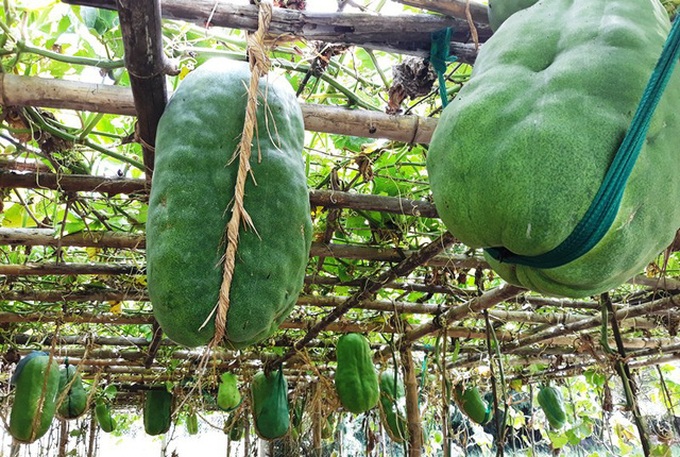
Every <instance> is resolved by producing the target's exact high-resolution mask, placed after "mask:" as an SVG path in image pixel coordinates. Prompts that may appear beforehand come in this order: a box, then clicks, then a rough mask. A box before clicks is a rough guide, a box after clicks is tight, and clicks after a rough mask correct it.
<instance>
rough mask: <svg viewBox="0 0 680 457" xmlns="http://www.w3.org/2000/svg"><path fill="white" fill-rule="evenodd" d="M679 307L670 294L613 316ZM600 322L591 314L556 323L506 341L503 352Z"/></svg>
mask: <svg viewBox="0 0 680 457" xmlns="http://www.w3.org/2000/svg"><path fill="white" fill-rule="evenodd" d="M673 309H674V310H677V309H680V303H678V302H677V299H676V297H675V296H670V297H666V298H662V299H659V300H654V301H652V302H649V303H645V304H642V305H636V306H630V307H627V308H623V309H619V310H618V311H616V313H615V318H616V319H617V320H621V319H626V318H633V317H638V316H644V315H647V314H650V313H654V312H657V311H668V310H673ZM601 324H602V316H593V317H590V318H588V319H583V320H582V321H579V322H574V323H572V324H567V325H556V326H553V327H550V328H548V329H546V330H544V331H542V332H538V333H535V334H533V335H529V336H526V337H524V338H520V339H519V340H518V341H516V342H512V343H507V344H505V345H504V346H503V349H502V350H503V353H504V354H508V353H512V352H513V351H514V350H516V349H519V348H521V347H525V346H528V345H531V344H536V343H540V342H542V341H545V340H548V339H551V338H555V337H557V336H562V335H565V334H568V333H574V332H578V331H581V330H587V329H591V328H594V327H598V326H600V325H601Z"/></svg>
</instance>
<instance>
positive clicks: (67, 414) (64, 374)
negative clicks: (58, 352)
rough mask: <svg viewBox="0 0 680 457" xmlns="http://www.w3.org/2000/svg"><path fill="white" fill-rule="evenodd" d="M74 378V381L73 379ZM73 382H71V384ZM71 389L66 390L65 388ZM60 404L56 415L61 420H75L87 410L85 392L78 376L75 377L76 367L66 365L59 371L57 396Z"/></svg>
mask: <svg viewBox="0 0 680 457" xmlns="http://www.w3.org/2000/svg"><path fill="white" fill-rule="evenodd" d="M74 377H75V380H73V378H74ZM72 380H73V382H71V381H72ZM69 383H71V387H70V388H69V389H68V392H64V391H65V390H66V386H68V385H69ZM57 398H58V399H61V403H60V404H59V406H58V409H57V415H58V416H59V417H61V418H62V419H76V418H78V417H80V416H82V415H83V413H84V412H85V411H86V410H87V392H86V391H85V389H84V388H83V381H82V379H81V378H80V375H76V367H75V366H73V365H66V366H65V367H62V368H61V370H59V395H58V397H57Z"/></svg>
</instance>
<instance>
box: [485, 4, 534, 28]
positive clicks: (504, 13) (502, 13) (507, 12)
mask: <svg viewBox="0 0 680 457" xmlns="http://www.w3.org/2000/svg"><path fill="white" fill-rule="evenodd" d="M537 1H538V0H489V6H488V11H489V26H490V27H491V30H493V31H494V32H495V31H496V30H498V27H500V26H501V24H502V23H503V22H505V20H506V19H507V18H509V17H510V16H512V15H513V14H515V13H516V12H518V11H520V10H523V9H526V8H529V7H530V6H531V5H533V4H535V3H536V2H537Z"/></svg>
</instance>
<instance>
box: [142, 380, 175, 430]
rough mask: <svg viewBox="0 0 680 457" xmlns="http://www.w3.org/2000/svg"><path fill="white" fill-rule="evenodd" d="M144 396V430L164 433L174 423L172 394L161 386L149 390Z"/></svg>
mask: <svg viewBox="0 0 680 457" xmlns="http://www.w3.org/2000/svg"><path fill="white" fill-rule="evenodd" d="M144 397H145V398H144V431H145V432H146V434H147V435H151V436H155V435H162V434H163V433H165V432H167V431H168V430H170V425H171V424H172V394H171V393H170V392H168V391H167V390H166V389H164V388H160V389H151V390H148V391H147V392H146V394H145V396H144Z"/></svg>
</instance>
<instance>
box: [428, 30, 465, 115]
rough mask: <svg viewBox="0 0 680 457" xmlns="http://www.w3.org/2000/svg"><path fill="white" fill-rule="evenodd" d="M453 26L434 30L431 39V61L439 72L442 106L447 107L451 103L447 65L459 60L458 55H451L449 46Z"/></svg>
mask: <svg viewBox="0 0 680 457" xmlns="http://www.w3.org/2000/svg"><path fill="white" fill-rule="evenodd" d="M451 33H452V30H451V27H447V28H445V29H442V30H438V31H436V32H432V35H431V41H430V63H431V64H432V67H434V70H435V71H436V72H437V79H438V81H439V96H440V97H441V99H442V106H443V107H446V105H448V104H449V100H448V96H447V94H446V79H444V73H446V65H447V64H449V63H451V62H455V61H456V60H458V58H457V57H456V56H450V55H449V48H450V46H451Z"/></svg>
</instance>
